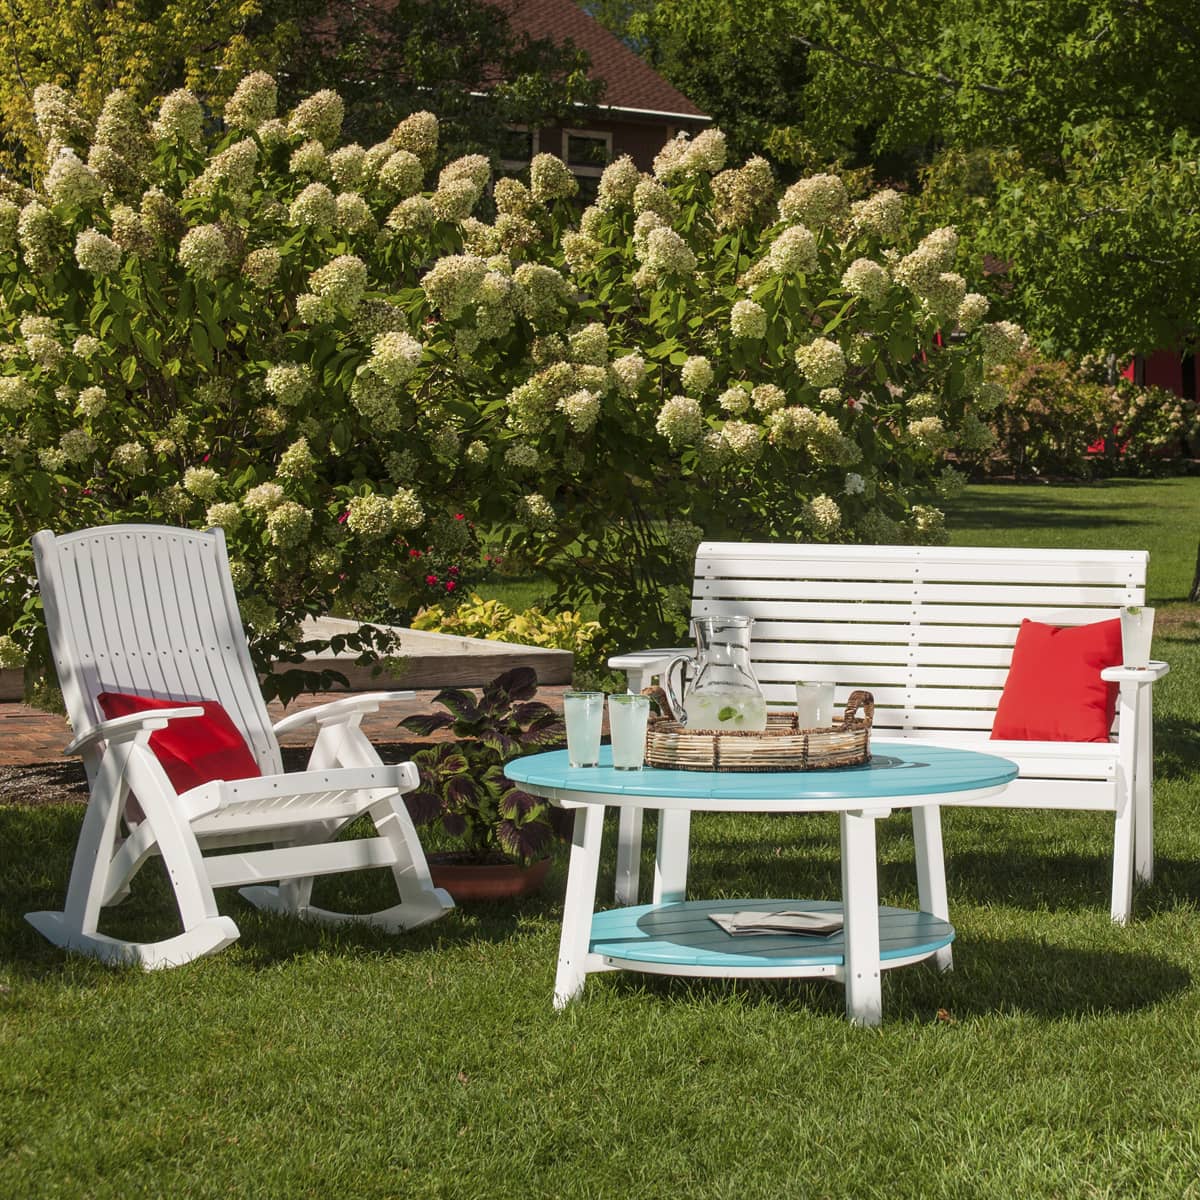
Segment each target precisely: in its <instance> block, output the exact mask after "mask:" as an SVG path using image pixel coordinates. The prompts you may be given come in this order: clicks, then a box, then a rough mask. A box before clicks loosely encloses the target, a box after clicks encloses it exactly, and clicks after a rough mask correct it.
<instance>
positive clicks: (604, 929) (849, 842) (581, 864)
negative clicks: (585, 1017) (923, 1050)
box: [505, 742, 1017, 1025]
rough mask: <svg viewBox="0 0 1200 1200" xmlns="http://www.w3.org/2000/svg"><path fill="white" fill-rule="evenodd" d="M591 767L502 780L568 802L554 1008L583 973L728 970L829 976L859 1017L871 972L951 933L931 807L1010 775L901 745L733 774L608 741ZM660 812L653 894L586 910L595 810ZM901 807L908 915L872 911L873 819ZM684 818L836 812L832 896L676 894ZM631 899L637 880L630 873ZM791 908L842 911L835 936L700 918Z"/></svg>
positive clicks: (1010, 769) (978, 793) (875, 888)
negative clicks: (847, 762)
mask: <svg viewBox="0 0 1200 1200" xmlns="http://www.w3.org/2000/svg"><path fill="white" fill-rule="evenodd" d="M600 754H601V758H600V765H599V766H597V767H571V766H569V765H568V763H567V754H566V751H565V750H555V751H551V752H550V753H548V754H535V755H531V756H530V757H528V758H521V759H517V760H516V761H515V762H511V763H509V764H508V766H507V767H506V768H505V773H506V774H507V775H508V777H509V778H510V779H511V780H513V782H514V783H518V784H520V785H521V786H522V787H523V788H525V789H526V790H527V791H529V792H532V793H533V794H534V795H538V796H543V797H545V798H546V799H548V800H550V801H552V802H553V803H554V804H557V805H560V806H561V807H563V808H573V809H575V810H576V815H575V827H574V833H573V836H572V842H571V861H570V869H569V873H568V876H567V896H566V902H565V905H564V908H563V925H562V937H561V939H560V942H559V954H558V971H557V974H556V977H555V985H554V1004H555V1007H557V1008H562V1007H564V1006H565V1005H566V1004H568V1003H569V1002H570V1001H571V1000H573V999H574V998H575V997H577V996H578V995H579V994H580V993H581V992H582V991H583V985H584V981H585V980H586V978H587V976H588V975H589V974H591V973H592V972H595V971H611V970H619V969H625V970H635V971H648V972H652V973H658V974H666V975H697V976H722V977H737V978H764V979H766V978H789V977H827V978H832V979H836V980H838V981H839V982H841V983H842V984H843V985H844V987H845V990H846V1013H847V1016H848V1017H849V1018H850V1020H851V1021H853V1022H855V1023H856V1024H860V1025H877V1024H878V1023H879V1022H880V1021H881V1020H882V1016H883V1009H882V1001H881V991H880V973H881V971H883V970H885V969H888V968H892V967H900V966H905V965H907V964H908V963H914V962H919V961H921V960H922V959H926V958H931V957H932V958H935V959H936V961H937V963H938V965H939V966H940V967H941V968H942V969H944V970H945V969H949V967H950V965H951V957H950V943H951V942H952V941H953V940H954V927H953V926H952V925H951V924H950V921H949V911H948V907H947V902H946V879H945V865H944V860H943V854H942V833H941V815H940V809H939V805H941V804H945V803H952V802H954V801H958V800H965V799H973V800H978V799H982V798H984V797H986V796H990V795H994V794H995V793H997V792H1000V791H1003V789H1004V788H1005V787H1006V786H1007V785H1008V784H1009V783H1010V782H1011V781H1012V780H1014V779H1015V778H1016V777H1017V767H1016V765H1015V764H1014V763H1011V762H1009V761H1008V760H1007V759H1004V758H999V757H997V756H995V755H992V754H980V753H978V752H976V751H972V750H959V749H955V748H952V747H944V746H926V745H921V744H920V743H913V742H877V743H874V744H873V745H872V756H871V760H870V762H868V763H865V764H864V765H862V766H859V767H841V768H838V769H836V770H825V771H786V772H772V773H761V774H760V773H743V772H734V771H666V770H661V769H657V768H653V767H646V768H645V769H643V770H641V771H617V770H614V769H613V767H612V765H611V754H610V751H609V748H608V747H607V746H605V747H603V748H602V749H601V752H600ZM609 806H614V807H618V808H635V809H639V810H640V809H645V808H652V809H658V810H659V812H660V815H659V822H658V845H657V852H656V856H655V867H654V894H653V900H652V903H650V904H636V903H635V904H632V905H624V906H622V907H618V908H614V909H609V910H607V911H603V912H596V881H597V878H598V873H599V866H600V847H601V837H602V834H603V829H604V810H605V809H606V808H607V807H609ZM897 808H909V809H911V810H912V814H913V839H914V843H915V850H916V872H917V892H918V896H919V903H920V909H919V911H912V910H908V909H899V908H888V907H884V908H881V907H880V906H879V885H878V879H877V864H876V856H875V822H876V821H877V820H879V819H880V818H883V817H887V816H890V815H891V812H892V810H893V809H897ZM693 812H790V813H805V812H810V813H816V812H836V813H837V814H838V815H839V820H840V832H841V855H842V898H841V901H840V903H839V902H837V901H830V900H796V899H789V900H779V899H774V900H765V899H757V900H737V901H722V902H712V901H705V900H687V899H685V895H686V890H687V861H688V843H689V840H690V838H689V830H690V815H691V813H693ZM635 898H636V881H635ZM796 909H801V910H803V911H806V912H808V911H813V912H820V913H831V914H834V915H840V916H841V918H842V928H841V930H840V931H839V932H835V933H833V934H830V935H827V936H823V937H813V936H809V935H797V934H784V933H764V934H749V935H741V934H739V935H736V936H735V935H732V934H729V933H726V932H725V930H724V929H723V928H721V926H719V925H718V924H717V923H716V922H715V921H714V920H713V919H712V918H713V917H714V916H721V915H723V914H729V913H735V912H740V911H754V912H768V913H770V912H780V911H789V910H796Z"/></svg>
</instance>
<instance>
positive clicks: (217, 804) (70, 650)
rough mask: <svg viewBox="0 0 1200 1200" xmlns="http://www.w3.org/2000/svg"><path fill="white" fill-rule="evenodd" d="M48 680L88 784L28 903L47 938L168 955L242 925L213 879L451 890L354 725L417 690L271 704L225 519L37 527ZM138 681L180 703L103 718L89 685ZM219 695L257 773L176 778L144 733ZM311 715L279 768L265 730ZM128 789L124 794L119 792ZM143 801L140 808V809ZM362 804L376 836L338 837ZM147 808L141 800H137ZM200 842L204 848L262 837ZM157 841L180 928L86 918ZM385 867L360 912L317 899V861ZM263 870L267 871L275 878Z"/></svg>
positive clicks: (80, 948)
mask: <svg viewBox="0 0 1200 1200" xmlns="http://www.w3.org/2000/svg"><path fill="white" fill-rule="evenodd" d="M33 548H34V559H35V562H36V564H37V573H38V579H39V581H40V583H41V591H42V604H43V608H44V610H45V614H46V625H47V627H48V629H49V633H50V645H51V649H52V651H53V655H54V662H55V666H56V668H57V670H58V679H59V684H60V686H61V687H62V693H63V699H64V700H65V702H66V707H67V714H68V716H69V717H70V719H71V724H72V727H73V729H74V732H75V735H76V736H75V740H74V741H73V742H72V743H71V744H70V745H69V746H68V747H67V753H70V754H80V755H82V756H83V761H84V766H85V768H86V770H87V776H88V783H89V787H90V791H91V797H90V799H89V801H88V806H87V810H86V813H85V815H84V820H83V828H82V831H81V833H80V837H79V844H78V846H77V848H76V851H75V861H74V865H73V866H72V868H71V877H70V882H69V884H68V887H67V899H66V906H65V908H64V910H63V911H62V912H35V913H28V914H26V920H28V921H29V922H30V924H32V925H33V926H34V928H35V929H37V930H38V931H39V932H40V933H42V934H43V935H44V936H45V937H47V938H48V939H49V940H50V941H51V942H53V943H54V944H55V945H58V946H62V947H63V948H65V949H67V950H73V951H77V952H79V953H82V954H88V955H92V956H94V957H96V958H100V959H102V960H104V961H106V962H110V963H127V964H137V965H140V966H142V967H145V968H155V967H168V966H178V965H179V964H181V963H185V962H189V961H190V960H191V959H194V958H198V957H200V956H201V955H204V954H212V953H213V952H214V951H217V950H220V949H221V948H222V947H223V946H227V945H229V943H230V942H233V941H235V940H236V939H237V937H238V928H237V925H235V924H234V922H233V920H232V919H231V918H229V917H224V916H221V914H220V913H219V912H218V911H217V906H216V900H215V897H214V895H213V889H214V888H218V887H239V886H241V885H253V886H245V887H242V888H241V894H242V895H243V896H244V897H245V898H246V899H247V900H249V901H250V903H252V904H254V905H255V906H256V907H258V908H263V909H270V910H272V911H274V912H280V913H287V914H291V915H293V916H297V917H305V918H309V919H313V920H318V921H324V922H330V923H334V922H344V921H364V922H369V923H370V924H373V925H377V926H381V927H383V928H385V929H389V930H400V929H412V928H415V927H416V926H418V925H424V924H426V923H427V922H429V921H432V920H435V919H436V918H437V917H440V916H442V915H443V914H444V913H446V912H448V911H449V910H450V909H451V908H453V907H454V902H453V901H452V900H451V899H450V896H449V895H448V894H447V893H446V892H445V891H443V890H442V889H440V888H435V887H434V886H433V884H432V882H431V881H430V878H429V867H428V865H427V863H426V861H425V854H424V852H423V851H422V849H421V844H420V842H419V841H418V839H417V834H416V830H415V829H414V828H413V823H412V820H411V819H410V817H409V815H408V811H407V809H406V808H405V806H404V800H403V793H405V792H408V791H411V790H412V789H413V788H415V787H416V786H417V769H416V767H415V766H414V765H413V764H412V763H401V764H399V765H396V766H386V765H384V763H383V762H382V761H381V760H380V758H379V755H378V754H377V753H376V751H375V749H374V747H373V746H372V745H371V744H370V742H369V741H367V738H366V736H365V735H364V734H363V732H362V730H361V729H360V728H359V723H360V721H361V720H362V717H363V714H364V713H369V712H374V711H376V710H377V709H378V708H379V706H380V704H381V703H383V702H385V701H388V700H393V699H400V698H409V697H411V695H412V693H411V692H390V693H389V692H373V693H364V694H362V695H356V696H348V697H347V698H345V699H342V700H335V701H333V702H332V703H329V704H323V705H321V706H319V707H316V708H310V709H307V710H305V711H303V712H298V713H295V714H294V715H292V716H290V717H286V718H285V719H284V720H282V721H280V722H279V723H278V724H277V725H275V726H274V727H272V726H271V723H270V720H269V718H268V716H267V709H266V705H265V704H264V703H263V699H262V694H261V692H260V691H259V687H258V680H257V678H256V676H255V673H254V669H253V667H252V665H251V662H250V653H249V649H248V647H247V645H246V638H245V634H244V633H243V631H242V623H241V618H240V616H239V615H238V608H237V600H236V599H235V597H234V593H233V584H232V581H231V579H230V574H229V560H228V557H227V555H226V552H225V537H224V534H223V533H222V532H221V530H219V529H214V530H210V531H208V532H205V533H197V532H193V531H190V530H185V529H172V528H167V527H163V526H157V525H112V526H107V527H101V528H97V529H87V530H83V531H82V532H79V533H72V534H67V535H65V536H63V537H55V536H54V534H53V533H51V532H50V531H48V530H44V531H43V532H41V533H39V534H37V535H36V536H35V537H34V539H33ZM105 691H109V692H132V693H137V694H138V695H141V696H144V697H149V698H152V699H158V700H171V701H178V707H172V708H161V709H152V710H148V711H145V712H140V713H135V714H133V715H130V716H122V717H117V718H114V719H111V720H105V719H104V716H103V713H102V711H101V709H100V706H99V704H98V702H97V696H98V695H99V694H100V693H102V692H105ZM201 700H208V701H217V702H218V703H219V704H220V705H221V706H222V707H223V708H224V709H225V711H226V712H227V713H228V715H229V717H230V718H231V719H232V721H233V723H234V724H235V725H236V726H237V728H238V730H239V731H240V733H241V734H242V736H243V738H244V739H245V742H246V745H247V747H248V748H249V750H250V752H251V753H252V755H253V756H254V759H255V760H256V762H257V763H258V765H259V768H260V769H261V771H262V775H261V776H260V777H254V778H249V779H240V780H215V781H213V782H210V783H204V784H201V785H200V786H198V787H193V788H191V789H190V790H188V791H184V792H182V793H179V792H177V791H176V790H175V788H174V786H173V785H172V784H171V782H170V780H169V779H168V777H167V774H166V772H165V771H164V769H163V766H162V764H161V763H160V762H159V760H158V759H157V758H156V757H155V754H154V752H153V751H152V750H151V748H150V745H149V742H150V738H151V735H152V734H153V733H154V732H155V731H156V730H159V729H165V728H166V726H167V724H168V722H170V721H173V720H177V719H180V718H185V717H195V716H199V715H201V713H202V709H201V708H199V707H197V704H198V702H199V701H201ZM310 724H313V725H316V726H317V736H316V743H315V745H314V746H313V750H312V755H311V757H310V759H309V763H308V769H307V770H305V771H301V772H293V773H291V774H285V773H283V763H282V760H281V758H280V753H279V745H278V742H277V741H276V735H277V734H279V733H284V732H288V731H291V730H294V729H297V728H300V727H301V726H304V725H310ZM131 792H132V793H133V795H134V796H136V799H137V805H136V806H132V805H129V804H128V800H129V797H130V793H131ZM139 809H140V812H139V811H138V810H139ZM363 813H367V814H369V815H370V817H371V818H372V820H373V821H374V823H375V830H376V833H377V835H378V836H376V837H373V838H361V839H358V840H355V841H334V840H333V839H334V838H335V836H336V835H337V833H338V831H339V830H340V829H341V828H342V827H343V826H345V825H346V824H347V823H348V822H350V821H352V820H354V819H355V818H356V817H358V816H360V815H361V814H363ZM143 814H144V815H143ZM264 843H266V844H270V845H271V847H272V848H269V849H261V848H260V849H251V850H247V851H238V852H233V853H230V852H224V853H219V854H215V855H206V854H203V853H202V850H204V851H207V850H213V849H219V850H222V851H228V850H229V849H230V848H232V847H242V846H251V847H253V846H255V845H258V846H262V845H263V844H264ZM152 854H159V855H161V856H162V859H163V864H164V866H165V867H166V871H167V876H168V878H169V880H170V883H171V886H172V887H173V888H174V890H175V897H176V900H177V902H178V905H179V914H180V917H181V918H182V921H183V932H182V933H181V934H178V935H177V936H175V937H171V938H167V939H166V940H164V941H159V942H130V941H122V940H120V939H118V938H113V937H108V936H106V935H105V934H102V933H99V932H98V931H97V922H98V920H99V917H100V910H101V908H102V907H103V906H105V905H108V904H113V903H116V902H117V901H119V900H121V899H123V898H124V897H125V896H126V895H127V894H128V891H129V882H130V880H131V879H132V878H133V876H134V874H135V873H136V872H137V870H138V868H139V867H141V865H142V864H143V863H144V862H145V861H146V859H147V858H149V857H150V856H151V855H152ZM362 867H390V868H391V869H392V873H393V874H394V876H395V879H396V886H397V888H398V890H399V893H400V903H399V904H397V905H395V906H393V907H391V908H387V909H384V910H383V911H381V912H375V913H371V914H368V915H365V916H354V915H351V914H346V913H333V912H327V911H325V910H323V909H320V908H316V907H314V906H313V905H311V904H310V902H309V901H310V896H311V892H312V881H313V877H314V876H316V875H325V874H332V873H335V872H339V871H351V870H356V869H358V868H362ZM272 883H274V884H275V886H271V884H272Z"/></svg>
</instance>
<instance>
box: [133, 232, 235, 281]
mask: <svg viewBox="0 0 1200 1200" xmlns="http://www.w3.org/2000/svg"><path fill="white" fill-rule="evenodd" d="M114 244H115V243H114ZM179 261H180V262H181V263H182V264H183V266H184V267H185V268H186V269H187V270H188V271H190V272H191V273H192V274H193V275H196V276H198V277H199V278H200V279H209V280H213V279H216V278H217V277H218V276H219V275H220V274H221V272H222V271H223V270H224V269H225V268H226V267H227V266H228V265H229V243H228V242H227V241H226V240H225V234H224V232H223V230H222V229H221V227H220V226H219V225H197V226H196V227H195V228H194V229H189V230H188V231H187V233H185V234H184V235H183V241H181V242H180V243H179Z"/></svg>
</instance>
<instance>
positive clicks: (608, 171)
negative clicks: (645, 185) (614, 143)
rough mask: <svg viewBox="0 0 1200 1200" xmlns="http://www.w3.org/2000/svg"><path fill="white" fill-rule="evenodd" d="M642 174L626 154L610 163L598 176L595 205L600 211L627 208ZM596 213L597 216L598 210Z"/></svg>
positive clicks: (631, 201)
mask: <svg viewBox="0 0 1200 1200" xmlns="http://www.w3.org/2000/svg"><path fill="white" fill-rule="evenodd" d="M641 178H642V173H641V172H640V171H639V170H638V169H637V166H636V165H635V163H634V161H633V159H632V158H630V157H629V155H628V154H622V155H621V157H620V158H618V159H615V160H614V161H613V162H610V163H609V164H608V166H607V167H605V168H604V171H603V173H602V174H601V176H600V185H599V189H598V193H597V203H598V204H599V206H600V209H605V208H621V207H624V208H627V207H628V206H629V205H631V204H632V203H633V193H634V189H635V188H636V187H637V185H638V184H639V183H640V182H641ZM596 211H597V216H599V212H600V210H599V209H598V210H596Z"/></svg>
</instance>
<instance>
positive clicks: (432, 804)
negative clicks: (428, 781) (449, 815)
mask: <svg viewBox="0 0 1200 1200" xmlns="http://www.w3.org/2000/svg"><path fill="white" fill-rule="evenodd" d="M404 804H405V807H406V808H407V809H408V815H409V816H410V817H412V819H413V824H414V825H428V824H429V822H430V821H432V820H433V819H434V818H435V817H436V816H437V815H438V813H440V812H441V811H442V802H441V800H440V799H439V797H438V794H437V793H436V792H431V791H427V790H426V789H425V788H419V789H418V790H417V791H415V792H407V793H406V794H405V796H404Z"/></svg>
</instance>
